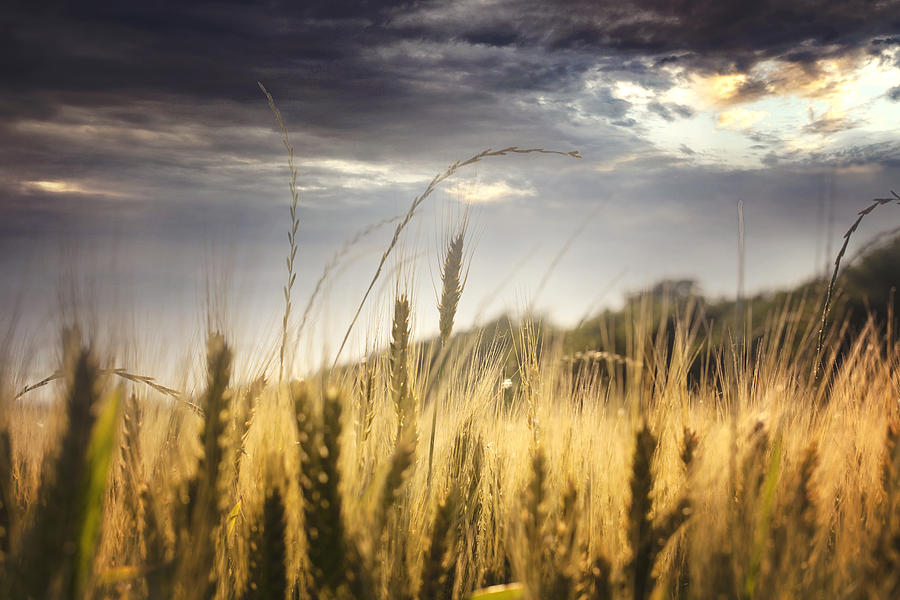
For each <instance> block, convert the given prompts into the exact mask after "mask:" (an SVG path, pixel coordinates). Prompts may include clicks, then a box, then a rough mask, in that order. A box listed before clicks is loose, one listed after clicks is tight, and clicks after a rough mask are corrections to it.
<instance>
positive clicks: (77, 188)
mask: <svg viewBox="0 0 900 600" xmlns="http://www.w3.org/2000/svg"><path fill="white" fill-rule="evenodd" d="M21 187H22V189H23V190H24V191H25V192H31V193H36V192H37V193H40V192H43V193H48V194H79V195H90V196H106V197H109V198H124V197H126V195H125V194H121V193H119V192H114V191H110V190H104V189H98V188H94V187H85V186H84V185H82V184H80V183H78V182H76V181H63V180H40V181H23V182H21Z"/></svg>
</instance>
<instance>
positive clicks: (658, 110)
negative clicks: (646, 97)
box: [647, 102, 694, 122]
mask: <svg viewBox="0 0 900 600" xmlns="http://www.w3.org/2000/svg"><path fill="white" fill-rule="evenodd" d="M647 109H648V110H650V112H653V113H655V114H657V115H659V116H660V117H662V118H663V119H665V120H666V121H669V122H671V121H674V120H675V119H676V118H678V117H681V118H683V119H689V118H691V117H693V116H694V111H693V110H692V109H691V108H690V107H689V106H684V105H683V104H674V103H671V102H667V103H665V104H663V103H660V102H651V103H649V104H648V105H647Z"/></svg>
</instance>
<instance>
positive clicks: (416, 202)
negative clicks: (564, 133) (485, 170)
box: [331, 146, 582, 369]
mask: <svg viewBox="0 0 900 600" xmlns="http://www.w3.org/2000/svg"><path fill="white" fill-rule="evenodd" d="M533 153H540V154H560V155H562V156H571V157H572V158H582V156H581V154H580V153H579V152H578V150H570V151H569V152H563V151H561V150H545V149H544V148H519V147H517V146H509V147H508V148H503V149H502V150H492V149H490V148H488V149H487V150H482V151H481V152H479V153H478V154H476V155H475V156H472V157H471V158H469V159H467V160H464V161H457V162H455V163H453V164H452V165H450V166H449V167H447V170H446V171H444V172H443V173H439V174H438V175H435V176H434V179H432V180H431V183H429V184H428V186H427V187H426V188H425V191H424V192H422V194H421V195H420V196H416V198H414V199H413V201H412V204H410V206H409V210H408V211H407V212H406V214H405V215H404V216H403V219H402V220H401V221H400V223H398V224H397V228H396V229H394V237H393V238H391V241H390V243H389V244H388V247H387V249H386V250H385V251H384V254H382V255H381V260H380V261H379V262H378V268H376V269H375V275H373V276H372V281H371V282H370V283H369V287H368V288H367V289H366V293H365V294H363V297H362V300H361V301H360V303H359V306H358V307H357V309H356V313H355V314H354V315H353V319H352V320H351V321H350V326H349V327H347V332H346V333H345V334H344V339H343V340H341V345H340V347H339V348H338V351H337V354H335V356H334V362H333V363H332V364H331V368H332V369H334V368H335V367H336V366H337V363H338V360H340V358H341V354H342V353H343V351H344V347H345V346H346V345H347V339H348V338H349V337H350V332H351V331H353V326H354V325H356V321H357V320H359V315H360V313H361V312H362V309H363V306H365V304H366V300H368V298H369V294H371V293H372V289H373V288H374V287H375V283H377V282H378V278H379V277H380V276H381V271H382V269H384V263H386V262H387V259H388V257H389V256H390V254H391V252H393V251H394V248H396V247H397V243H398V242H399V241H400V234H401V233H403V230H404V229H406V226H407V225H409V222H410V221H412V218H413V216H415V214H416V211H417V210H418V209H419V207H420V206H422V203H423V202H425V199H426V198H428V196H430V195H431V194H432V192H434V190H435V189H436V188H437V186H438V185H439V184H440V183H441V182H442V181H444V180H445V179H447V178H449V177H451V176H453V174H454V173H456V172H457V171H458V170H460V169H461V168H463V167H466V166H468V165H472V164H475V163H477V162H480V161H481V160H482V159H485V158H491V157H494V156H506V155H508V154H533Z"/></svg>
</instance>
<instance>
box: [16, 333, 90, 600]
mask: <svg viewBox="0 0 900 600" xmlns="http://www.w3.org/2000/svg"><path fill="white" fill-rule="evenodd" d="M64 338H65V339H64V348H63V352H64V360H63V362H64V367H63V369H62V371H63V373H64V374H65V378H66V382H67V388H68V394H67V396H68V397H67V403H66V409H65V412H66V421H65V425H64V428H63V432H62V436H61V438H60V440H59V443H58V448H59V450H58V452H57V453H55V454H50V455H48V456H47V457H46V459H45V461H44V464H43V465H42V467H41V468H42V471H41V476H42V481H41V485H40V488H39V489H38V498H37V505H36V506H35V508H34V510H35V516H34V520H33V522H32V525H31V527H30V528H29V529H28V531H26V532H25V533H24V535H23V540H22V544H21V548H20V551H19V552H18V553H17V556H16V558H15V563H16V564H15V567H14V568H13V569H12V574H11V575H12V576H11V577H10V581H9V586H10V590H11V592H12V594H11V597H19V598H29V597H33V598H44V597H47V596H48V595H52V594H54V593H55V594H58V595H66V594H68V595H69V596H70V597H75V596H72V594H74V593H75V589H74V586H75V573H74V566H75V565H74V563H75V554H76V549H77V548H78V537H79V527H78V523H80V521H81V510H80V507H79V506H78V504H79V503H78V502H77V501H73V499H78V498H81V497H82V490H83V487H84V482H85V481H86V479H87V475H88V470H87V461H86V456H87V447H88V444H89V442H90V438H91V430H92V428H93V424H94V418H95V417H94V412H93V408H94V405H95V404H96V402H97V397H98V394H99V377H98V369H97V365H96V362H95V361H94V358H93V356H92V355H91V354H90V352H89V351H88V350H86V349H83V348H82V347H81V340H80V338H79V336H78V334H77V333H76V332H67V333H66V335H65V336H64Z"/></svg>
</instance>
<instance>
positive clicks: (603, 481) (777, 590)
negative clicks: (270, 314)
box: [0, 96, 900, 600]
mask: <svg viewBox="0 0 900 600" xmlns="http://www.w3.org/2000/svg"><path fill="white" fill-rule="evenodd" d="M269 100H270V102H271V103H272V108H273V109H274V110H275V111H276V115H278V122H279V125H282V129H283V132H284V140H283V141H284V144H285V146H286V147H287V148H288V150H289V152H290V156H291V161H293V149H292V147H291V146H290V141H289V138H288V135H287V130H286V129H285V128H284V127H283V123H282V121H281V117H280V115H279V114H278V113H277V109H275V106H274V102H273V101H272V99H271V97H270V96H269ZM521 152H550V151H546V150H543V149H527V150H523V149H518V148H506V149H503V150H499V151H485V152H482V153H480V154H477V155H475V156H474V157H473V158H472V159H469V160H468V161H461V162H459V163H455V164H454V165H451V167H450V168H449V169H448V170H447V171H446V172H445V173H443V174H442V175H439V176H437V177H436V178H435V179H434V180H433V181H432V182H431V184H429V186H428V188H426V191H425V192H424V193H423V194H422V195H421V196H419V197H417V198H416V199H415V201H414V202H413V204H412V206H411V208H410V210H409V212H408V213H407V214H406V215H405V216H404V217H402V218H401V219H399V220H398V221H396V223H397V225H396V231H395V235H394V238H393V240H392V241H391V245H390V246H389V247H388V249H387V251H386V252H385V254H384V258H383V259H382V261H381V264H380V266H379V267H378V271H377V272H376V273H375V276H374V278H373V280H372V285H370V286H369V292H371V291H372V290H373V289H374V285H375V282H376V280H378V279H379V276H380V274H381V270H382V266H383V265H384V264H385V261H386V260H387V257H388V255H389V254H391V252H392V251H393V249H394V248H395V247H396V245H397V244H398V243H400V242H399V241H398V240H399V239H400V237H401V234H402V232H403V229H404V228H405V226H406V224H407V223H408V222H409V221H410V220H411V219H412V218H413V217H414V214H415V212H416V209H417V207H418V206H419V205H420V204H421V203H422V202H423V201H424V200H425V199H426V198H427V197H428V195H429V194H430V193H431V191H432V190H433V189H434V188H435V187H436V186H437V185H439V184H440V183H441V181H443V180H444V179H446V178H448V177H450V176H452V175H453V173H455V172H456V171H457V170H459V169H461V168H463V167H465V166H466V165H468V164H471V163H473V162H477V161H479V160H482V159H486V158H489V157H493V156H503V155H506V154H514V153H521ZM557 154H562V155H568V157H574V158H579V157H580V156H579V155H578V153H577V152H560V153H557ZM568 157H566V156H557V157H554V158H559V159H561V160H565V159H567V158H568ZM290 170H291V192H292V197H293V203H292V205H291V225H290V233H289V242H290V247H289V254H288V261H287V281H286V284H285V287H284V290H283V291H284V298H285V314H284V317H283V328H282V337H281V340H280V343H279V344H278V346H277V348H276V349H275V354H276V355H279V356H280V364H279V365H276V366H277V367H278V368H275V369H274V370H273V371H272V372H271V374H270V375H269V378H268V379H265V378H254V377H252V376H249V375H248V374H247V373H238V372H234V371H233V356H232V350H231V349H230V344H229V342H228V334H229V332H228V331H212V332H210V335H209V338H208V342H207V345H206V348H205V350H198V353H200V352H201V351H202V352H205V356H206V365H207V367H206V381H205V385H204V386H203V387H204V391H203V392H202V393H199V394H195V395H187V394H182V393H180V392H178V391H177V390H174V389H170V388H168V387H166V386H163V385H161V384H160V383H158V382H157V381H156V380H155V379H152V378H150V377H149V376H146V375H143V374H141V375H137V374H134V373H131V372H127V371H124V370H121V369H118V370H117V369H113V368H112V367H110V366H109V365H112V364H114V362H113V359H114V357H110V356H103V355H101V354H100V353H99V352H97V351H95V350H92V347H91V343H90V336H89V335H87V334H86V333H85V332H81V331H79V330H78V329H77V328H74V327H73V328H71V329H69V330H67V331H66V332H65V333H64V335H63V336H62V337H63V341H62V344H61V346H62V349H63V352H62V357H63V358H62V361H61V364H60V367H59V371H58V372H57V373H56V374H55V375H54V376H51V378H50V379H51V380H52V381H48V382H47V383H46V385H47V386H48V387H47V388H46V389H48V390H51V395H52V396H53V398H54V400H53V401H52V402H30V401H29V396H28V394H27V393H21V394H17V393H16V390H13V389H10V385H11V384H10V383H9V382H11V381H13V380H15V379H16V377H15V374H14V373H9V372H3V373H0V378H3V380H2V381H0V393H2V394H3V396H2V398H0V411H2V412H0V596H2V597H7V598H22V599H26V598H31V599H34V600H39V599H41V600H42V599H47V598H54V599H55V598H79V599H80V598H153V599H155V598H177V599H184V600H187V599H207V598H210V599H211V598H221V599H232V598H234V599H250V598H266V599H281V598H316V599H318V598H321V599H345V598H347V599H349V598H355V599H367V600H368V599H371V600H375V599H383V600H388V599H392V600H393V599H416V598H418V599H430V598H436V599H437V598H440V599H465V598H477V599H482V600H486V599H495V600H499V599H513V598H529V599H559V600H564V599H578V600H588V599H598V600H599V599H606V598H629V599H631V598H633V599H636V600H643V599H649V598H660V599H662V598H694V599H706V598H742V599H743V598H747V599H750V598H759V599H763V598H896V597H900V445H898V440H900V414H898V401H900V374H898V366H900V348H898V345H897V340H896V336H895V335H894V333H893V332H892V331H891V330H890V329H889V328H888V329H885V328H884V327H881V326H880V325H879V324H878V323H877V322H876V321H874V320H870V321H869V322H868V323H867V324H866V325H865V326H864V327H862V328H856V329H854V328H848V327H845V326H843V325H844V322H843V321H841V320H834V319H833V320H831V321H826V326H825V327H824V328H823V332H822V335H821V336H820V331H819V327H820V319H819V318H818V315H819V314H820V313H822V312H823V309H826V310H824V312H825V314H826V315H827V308H828V304H827V302H828V300H826V299H824V298H823V299H822V300H821V301H820V302H819V303H818V304H817V303H816V301H815V300H814V299H806V300H804V299H795V300H793V301H790V302H788V303H786V304H785V305H784V306H783V307H782V308H781V310H779V311H777V312H775V313H773V314H772V316H771V318H769V320H768V322H767V324H766V326H765V327H764V328H763V329H762V330H761V331H756V332H749V331H748V332H746V335H740V336H735V335H732V336H731V337H730V338H729V339H730V342H729V343H713V341H712V337H711V336H710V335H709V327H711V325H710V324H709V323H707V322H705V321H704V319H703V316H702V314H699V312H698V311H696V310H695V309H694V308H692V307H691V306H690V304H689V305H688V306H686V307H683V309H682V310H679V313H678V315H677V317H676V318H675V319H674V320H673V321H672V323H671V325H672V326H671V327H668V326H667V324H666V322H665V320H664V319H658V318H655V314H654V311H653V310H652V307H651V306H650V305H649V302H648V303H646V304H644V305H638V307H637V309H635V310H633V311H631V312H630V313H629V314H628V315H627V323H625V327H626V330H627V345H626V348H625V349H624V352H618V351H613V350H609V349H604V348H596V349H592V350H593V351H592V352H582V353H580V354H578V355H577V356H576V355H572V354H571V353H569V352H568V351H567V350H566V349H565V345H564V340H563V339H562V338H561V336H557V335H554V334H553V333H552V332H545V331H544V330H543V329H542V327H541V324H540V323H539V322H538V321H537V320H535V319H531V318H528V317H526V318H523V319H522V320H521V321H518V322H515V323H511V325H510V334H509V335H505V336H498V337H492V338H489V337H487V334H485V333H483V332H482V333H481V334H479V333H477V332H476V333H468V334H467V335H459V334H458V333H457V334H456V335H455V334H454V319H455V314H456V310H457V306H458V304H459V303H460V302H461V301H465V289H464V288H465V271H466V267H465V261H466V252H467V251H468V250H467V246H466V244H467V241H468V240H467V237H466V227H465V222H464V223H463V224H462V225H461V226H460V227H459V228H456V229H454V230H453V231H450V232H449V233H448V234H446V235H447V238H446V239H447V240H448V243H447V244H446V247H445V250H446V254H445V256H444V257H443V259H442V262H441V264H440V276H441V284H440V286H439V287H440V299H439V301H438V302H437V306H434V305H432V304H431V303H429V302H424V301H422V302H419V301H415V300H414V299H411V298H410V297H409V296H408V295H406V294H405V293H404V290H402V289H400V288H399V286H397V289H396V291H395V292H391V293H392V295H391V296H390V297H389V298H387V299H386V301H387V302H389V303H390V305H391V306H392V307H393V310H392V317H391V322H390V323H385V324H382V326H381V328H380V329H382V330H389V331H390V335H389V336H385V337H389V339H384V340H382V341H383V344H382V345H381V346H380V349H379V350H378V351H375V352H371V353H370V354H369V355H368V357H367V359H366V360H365V361H362V362H355V363H354V362H352V361H351V362H348V361H346V360H345V361H344V362H341V361H339V360H338V358H335V362H334V365H333V366H332V367H331V368H330V369H329V368H326V369H322V370H320V371H317V372H313V373H309V374H307V375H306V376H305V377H304V378H299V377H298V378H293V377H292V376H290V375H288V373H286V372H285V371H286V370H285V369H284V364H285V353H286V351H287V349H288V348H289V345H290V344H291V339H292V335H291V332H292V329H291V324H292V323H294V322H295V320H296V319H297V317H298V314H297V311H294V310H292V294H291V292H292V288H293V285H294V281H295V278H296V269H295V266H294V260H295V258H296V254H297V243H296V237H297V236H299V235H301V234H302V228H301V227H300V220H299V217H298V214H297V212H296V207H297V192H296V189H297V188H296V181H297V171H296V169H295V168H294V166H293V162H291V163H290ZM298 260H299V259H298ZM831 291H832V288H831V287H829V288H828V296H829V297H830V294H831ZM369 292H366V297H365V298H363V304H364V303H365V302H366V298H367V297H368V296H369ZM808 305H815V306H817V308H815V310H814V311H812V312H813V313H814V314H815V315H816V318H812V319H811V318H808V315H809V314H810V310H808V308H809V306H808ZM360 308H362V304H361V305H360ZM358 315H359V312H357V316H358ZM413 315H416V318H418V319H426V320H433V321H434V322H435V323H436V324H437V325H438V329H439V332H440V335H439V337H438V338H437V339H434V340H415V339H413V337H412V334H411V327H410V322H411V318H413ZM305 319H306V315H304V316H303V320H304V322H305ZM355 321H356V319H355V318H354V322H355ZM823 321H825V320H824V319H823ZM835 321H836V322H835ZM350 327H351V328H352V327H353V324H351V325H350ZM733 333H734V332H732V334H733ZM751 333H752V335H751ZM348 335H349V330H348ZM374 335H375V334H374V333H373V336H374ZM742 339H747V340H749V339H752V340H753V343H749V342H748V343H743V342H742V341H741V340H742ZM345 341H346V337H345ZM342 349H343V347H342ZM338 355H340V350H339V351H338ZM276 373H277V375H276ZM41 383H44V382H41ZM26 391H28V392H30V389H28V390H26Z"/></svg>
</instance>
